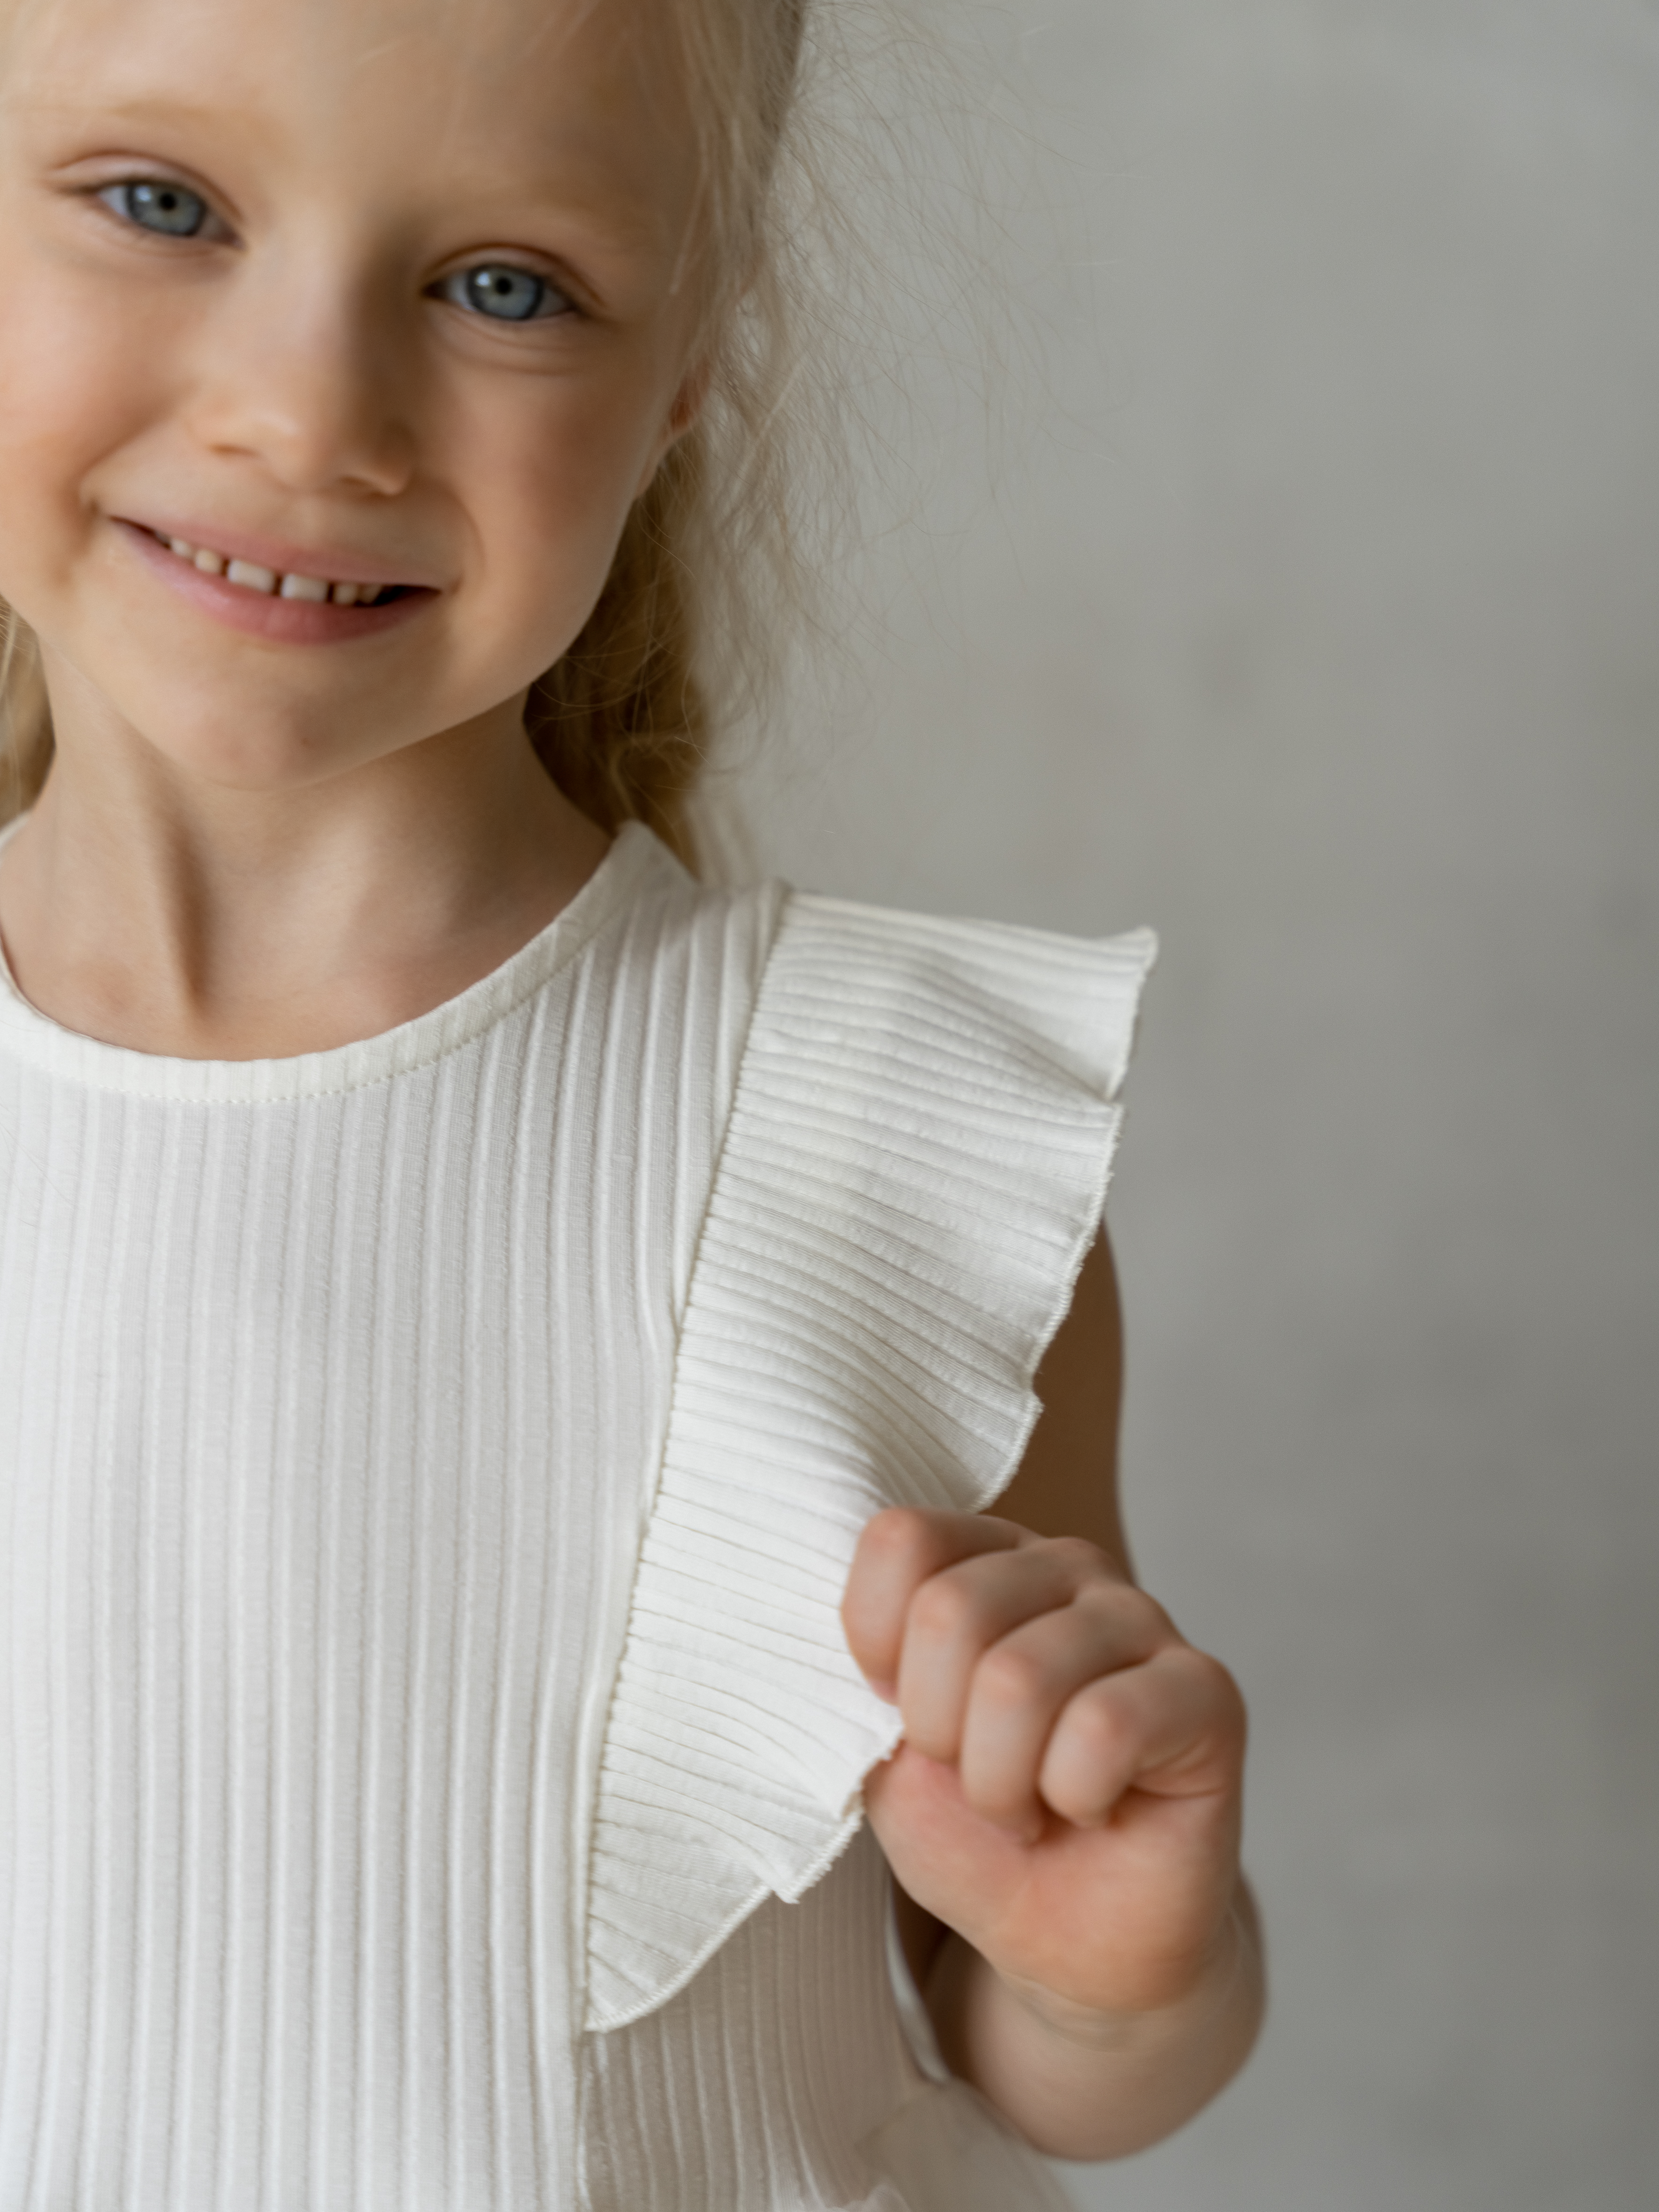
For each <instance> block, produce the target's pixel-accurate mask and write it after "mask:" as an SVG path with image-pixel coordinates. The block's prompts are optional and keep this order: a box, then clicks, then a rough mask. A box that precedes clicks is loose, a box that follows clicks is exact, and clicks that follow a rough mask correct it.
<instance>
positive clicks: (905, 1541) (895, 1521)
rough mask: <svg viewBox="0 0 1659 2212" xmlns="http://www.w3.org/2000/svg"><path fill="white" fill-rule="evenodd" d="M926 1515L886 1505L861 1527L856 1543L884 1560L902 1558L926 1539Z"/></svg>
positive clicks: (911, 1507) (914, 1509)
mask: <svg viewBox="0 0 1659 2212" xmlns="http://www.w3.org/2000/svg"><path fill="white" fill-rule="evenodd" d="M928 1518H929V1516H927V1514H926V1513H924V1512H923V1511H922V1510H921V1508H920V1507H918V1506H914V1505H890V1506H889V1507H887V1509H886V1510H885V1511H884V1512H881V1513H878V1514H877V1515H876V1516H875V1518H874V1519H873V1520H872V1521H870V1522H866V1525H865V1529H864V1534H863V1535H862V1536H861V1537H860V1540H859V1541H860V1543H861V1544H863V1545H866V1546H867V1547H868V1548H869V1549H870V1550H871V1551H872V1552H876V1553H880V1554H881V1555H882V1556H883V1557H884V1558H888V1559H900V1560H902V1559H908V1558H909V1557H910V1556H911V1555H912V1554H913V1553H916V1552H919V1551H921V1550H922V1549H923V1548H924V1547H926V1546H927V1542H928V1539H929V1529H928Z"/></svg>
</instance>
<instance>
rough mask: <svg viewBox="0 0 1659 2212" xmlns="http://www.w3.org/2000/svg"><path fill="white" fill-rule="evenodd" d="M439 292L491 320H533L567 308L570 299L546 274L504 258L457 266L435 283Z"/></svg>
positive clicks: (541, 318) (514, 321)
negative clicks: (468, 266) (474, 265)
mask: <svg viewBox="0 0 1659 2212" xmlns="http://www.w3.org/2000/svg"><path fill="white" fill-rule="evenodd" d="M438 290H439V293H440V295H441V296H442V297H443V298H444V299H446V300H447V301H450V303H451V304H452V305H453V306H454V307H471V309H472V310H473V311H474V313H477V314H480V315H488V316H489V318H490V319H491V321H492V322H497V323H533V322H539V321H544V320H545V319H547V317H549V316H550V315H561V314H564V313H567V312H568V308H569V306H570V302H569V301H568V300H567V299H566V297H565V295H564V294H563V293H562V292H561V291H560V290H558V289H557V288H556V286H554V285H552V284H550V283H548V281H547V279H546V277H545V276H537V275H536V274H535V272H534V270H529V269H514V268H513V267H512V265H511V264H509V263H507V262H490V263H486V264H484V266H483V268H480V269H458V270H456V272H455V274H454V275H453V276H446V277H445V279H444V281H443V283H441V285H440V286H439V287H438Z"/></svg>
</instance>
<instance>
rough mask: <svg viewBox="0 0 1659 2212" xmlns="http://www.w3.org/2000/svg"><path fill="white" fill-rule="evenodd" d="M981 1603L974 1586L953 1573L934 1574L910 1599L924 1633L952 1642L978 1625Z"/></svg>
mask: <svg viewBox="0 0 1659 2212" xmlns="http://www.w3.org/2000/svg"><path fill="white" fill-rule="evenodd" d="M978 1614H979V1606H978V1602H977V1600H976V1599H975V1594H974V1591H973V1589H971V1587H970V1586H969V1584H968V1583H966V1582H964V1581H963V1580H962V1578H961V1577H958V1576H956V1575H951V1574H948V1573H947V1574H938V1575H933V1576H931V1577H929V1578H928V1580H927V1582H925V1583H923V1584H922V1585H921V1589H919V1590H918V1591H917V1592H916V1594H915V1597H914V1598H913V1599H912V1600H911V1601H910V1619H911V1623H912V1625H913V1626H915V1628H916V1629H918V1630H919V1631H920V1632H921V1634H922V1635H924V1636H927V1637H931V1638H939V1639H940V1640H941V1641H945V1642H949V1641H951V1640H954V1639H955V1638H957V1637H959V1636H962V1635H964V1634H966V1633H969V1632H971V1631H972V1629H973V1628H974V1626H975V1621H976V1620H977V1618H978Z"/></svg>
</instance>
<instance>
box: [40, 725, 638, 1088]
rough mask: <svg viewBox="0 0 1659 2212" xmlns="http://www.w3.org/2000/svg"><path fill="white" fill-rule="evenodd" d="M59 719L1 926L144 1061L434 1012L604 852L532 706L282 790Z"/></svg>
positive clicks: (86, 1023)
mask: <svg viewBox="0 0 1659 2212" xmlns="http://www.w3.org/2000/svg"><path fill="white" fill-rule="evenodd" d="M57 703H58V702H57V697H56V694H55V695H54V707H55V708H56V706H57ZM58 730H59V737H58V750H57V753H56V756H55V757H54V760H53V763H52V772H51V774H50V775H49V776H48V778H47V781H46V788H45V789H44V791H43V792H42V793H41V795H40V800H39V801H38V803H37V804H36V805H35V806H34V808H33V811H31V813H30V815H29V817H28V819H27V822H25V823H24V824H23V826H22V828H21V829H20V830H18V832H17V833H16V835H15V836H14V837H13V838H12V840H11V842H10V843H9V846H8V847H7V848H6V851H5V854H4V859H3V864H0V941H3V944H4V947H5V951H6V954H7V957H8V959H9V962H10V965H11V969H12V973H13V975H14V976H15V979H16V981H17V983H18V987H19V988H20V989H21V991H22V992H23V994H24V995H25V996H26V997H27V999H28V1000H30V1001H31V1002H32V1003H33V1005H34V1006H36V1007H38V1008H39V1009H40V1012H43V1013H45V1014H47V1015H49V1016H50V1017H51V1018H52V1019H53V1020H55V1021H58V1022H60V1023H61V1024H63V1025H64V1027H65V1028H68V1029H72V1030H79V1031H81V1032H82V1034H83V1035H87V1036H96V1037H100V1038H101V1039H103V1040H104V1041H105V1042H108V1043H112V1044H120V1045H125V1046H127V1047H129V1048H132V1049H134V1050H137V1051H140V1052H149V1053H158V1054H166V1055H167V1056H169V1057H174V1058H179V1059H192V1060H252V1059H266V1058H281V1057H284V1056H287V1055H289V1054H295V1053H302V1052H315V1051H323V1050H326V1049H328V1048H331V1047H332V1046H336V1045H340V1044H346V1043H349V1042H353V1041H355V1040H356V1039H357V1038H359V1037H363V1036H374V1035H376V1034H378V1033H379V1032H380V1031H381V1030H386V1029H390V1028H393V1027H395V1026H396V1025H397V1024H398V1023H400V1022H404V1021H410V1020H412V1019H413V1018H415V1017H416V1015H417V1014H421V1013H424V1012H427V1011H428V1009H429V1008H431V1007H433V1006H438V1005H441V1004H442V1002H443V1001H444V1000H447V999H450V998H453V997H454V996H455V994H457V993H458V992H459V991H463V990H465V988H466V987H467V986H468V985H469V984H470V983H473V982H476V981H477V980H478V979H479V978H480V977H481V976H483V975H488V974H489V972H490V971H491V969H494V968H496V967H499V966H500V964H501V962H502V961H503V960H505V959H507V958H508V957H510V956H511V955H512V954H513V952H515V951H518V950H519V948H520V946H521V945H525V944H526V943H527V942H528V941H529V939H531V938H532V937H533V936H534V935H535V934H536V933H537V932H538V930H540V929H543V928H544V927H546V925H547V924H548V923H549V922H550V921H552V920H553V918H554V916H555V915H557V914H558V913H559V911H560V910H561V909H562V908H563V907H564V906H565V905H567V904H568V902H569V901H570V900H571V899H572V898H573V897H574V896H575V894H576V892H577V891H578V890H580V888H581V886H582V884H584V883H586V880H587V878H588V877H589V876H591V875H592V872H593V870H594V869H595V868H596V867H597V866H598V865H599V860H601V859H602V858H603V856H604V853H605V846H606V842H607V841H606V839H605V836H604V834H603V832H601V831H600V830H599V829H596V828H595V827H594V825H593V824H592V823H591V822H589V821H588V820H587V819H586V817H585V816H583V815H581V814H579V813H578V812H577V811H576V810H575V808H574V807H573V806H572V805H570V804H569V802H568V800H567V799H564V798H563V796H562V794H561V793H560V792H559V791H558V790H557V789H556V787H555V786H554V784H553V783H552V782H551V781H550V779H549V777H548V776H547V775H546V774H545V773H544V770H543V769H542V768H541V765H540V763H538V761H537V759H536V757H535V756H534V754H533V753H532V750H531V749H530V745H529V742H528V740H527V739H526V737H525V734H524V729H523V720H522V702H520V701H513V702H508V703H507V705H506V706H505V707H503V708H500V709H497V710H495V712H493V713H492V714H488V715H485V716H483V717H481V718H480V719H479V720H477V721H475V722H471V723H468V724H466V725H465V726H463V727H461V728H459V729H457V730H451V731H447V732H443V733H441V735H439V736H436V737H434V738H428V739H425V740H423V741H422V743H420V744H415V745H410V746H408V747H405V748H403V749H402V750H399V751H398V752H396V753H393V754H392V755H390V756H388V757H385V758H382V759H380V760H375V761H371V762H368V763H363V764H362V765H360V766H357V767H355V768H352V769H349V770H347V771H345V772H343V773H341V774H339V775H332V776H330V777H328V778H326V779H325V780H324V781H319V782H316V783H309V784H306V785H303V786H301V787H297V788H289V789H284V790H281V791H276V792H270V791H247V790H240V789H228V788H226V787H223V786H215V785H212V784H210V783H207V782H204V781H203V780H202V779H200V778H193V777H191V776H190V775H187V774H185V773H182V772H181V771H179V769H177V767H176V766H175V764H173V763H170V762H167V761H166V760H165V759H163V758H161V757H160V756H158V755H157V753H156V752H155V750H154V748H152V747H149V745H147V744H145V743H144V742H143V740H142V739H141V738H137V735H136V733H126V736H125V741H124V740H123V738H122V736H121V735H119V734H117V733H113V732H110V731H108V730H102V731H98V732H93V731H91V730H88V728H86V727H84V726H77V723H76V718H75V717H74V716H73V714H70V715H59V716H58Z"/></svg>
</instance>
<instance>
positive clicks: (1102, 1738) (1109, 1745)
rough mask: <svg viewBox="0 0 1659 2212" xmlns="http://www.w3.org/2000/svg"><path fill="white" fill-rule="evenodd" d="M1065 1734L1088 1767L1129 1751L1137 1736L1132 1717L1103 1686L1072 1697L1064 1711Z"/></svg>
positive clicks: (1111, 1760) (1108, 1762)
mask: <svg viewBox="0 0 1659 2212" xmlns="http://www.w3.org/2000/svg"><path fill="white" fill-rule="evenodd" d="M1066 1729H1067V1733H1068V1734H1070V1735H1073V1736H1074V1737H1075V1739H1076V1741H1077V1744H1078V1747H1079V1750H1080V1751H1081V1752H1082V1753H1084V1755H1085V1758H1087V1759H1088V1760H1089V1762H1090V1764H1091V1765H1109V1764H1111V1763H1113V1762H1115V1761H1116V1760H1118V1759H1121V1758H1123V1757H1124V1756H1125V1755H1126V1754H1127V1753H1128V1752H1130V1751H1131V1750H1132V1749H1133V1747H1134V1744H1135V1741H1136V1740H1137V1738H1138V1736H1139V1729H1137V1727H1136V1725H1135V1723H1134V1721H1133V1717H1131V1716H1130V1714H1128V1713H1127V1711H1125V1710H1124V1707H1123V1705H1122V1703H1121V1700H1120V1699H1117V1698H1115V1697H1113V1696H1112V1695H1111V1693H1110V1692H1109V1689H1107V1688H1106V1687H1105V1686H1103V1685H1099V1684H1097V1685H1094V1686H1091V1688H1090V1689H1087V1690H1085V1691H1083V1692H1080V1693H1079V1696H1077V1697H1075V1698H1074V1699H1073V1700H1072V1703H1071V1705H1069V1707H1068V1708H1067V1709H1066Z"/></svg>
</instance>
